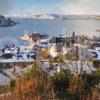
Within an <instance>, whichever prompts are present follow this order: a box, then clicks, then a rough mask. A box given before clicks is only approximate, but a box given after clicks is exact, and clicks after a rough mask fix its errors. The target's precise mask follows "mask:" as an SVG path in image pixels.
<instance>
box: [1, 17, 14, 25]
mask: <svg viewBox="0 0 100 100" xmlns="http://www.w3.org/2000/svg"><path fill="white" fill-rule="evenodd" d="M15 24H16V22H14V21H12V20H11V18H6V17H5V16H2V15H0V27H7V26H14V25H15Z"/></svg>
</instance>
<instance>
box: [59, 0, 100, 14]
mask: <svg viewBox="0 0 100 100" xmlns="http://www.w3.org/2000/svg"><path fill="white" fill-rule="evenodd" d="M99 4H100V0H64V2H63V3H62V4H60V5H58V8H59V11H61V12H62V13H64V14H72V15H74V14H76V15H83V14H87V15H88V14H89V15H92V14H100V5H99Z"/></svg>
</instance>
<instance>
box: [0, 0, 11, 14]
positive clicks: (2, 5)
mask: <svg viewBox="0 0 100 100" xmlns="http://www.w3.org/2000/svg"><path fill="white" fill-rule="evenodd" d="M10 1H11V0H0V14H7V13H9V11H10V10H11V2H10Z"/></svg>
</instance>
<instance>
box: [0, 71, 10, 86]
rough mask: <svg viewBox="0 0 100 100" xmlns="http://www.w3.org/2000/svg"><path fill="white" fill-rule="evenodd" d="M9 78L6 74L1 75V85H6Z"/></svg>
mask: <svg viewBox="0 0 100 100" xmlns="http://www.w3.org/2000/svg"><path fill="white" fill-rule="evenodd" d="M8 80H9V78H8V77H7V76H5V75H4V74H2V73H0V85H5V84H6V83H7V81H8Z"/></svg>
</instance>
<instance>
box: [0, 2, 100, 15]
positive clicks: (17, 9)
mask: <svg viewBox="0 0 100 100" xmlns="http://www.w3.org/2000/svg"><path fill="white" fill-rule="evenodd" d="M0 14H2V15H11V14H13V15H25V14H33V15H36V14H66V15H100V0H0Z"/></svg>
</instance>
